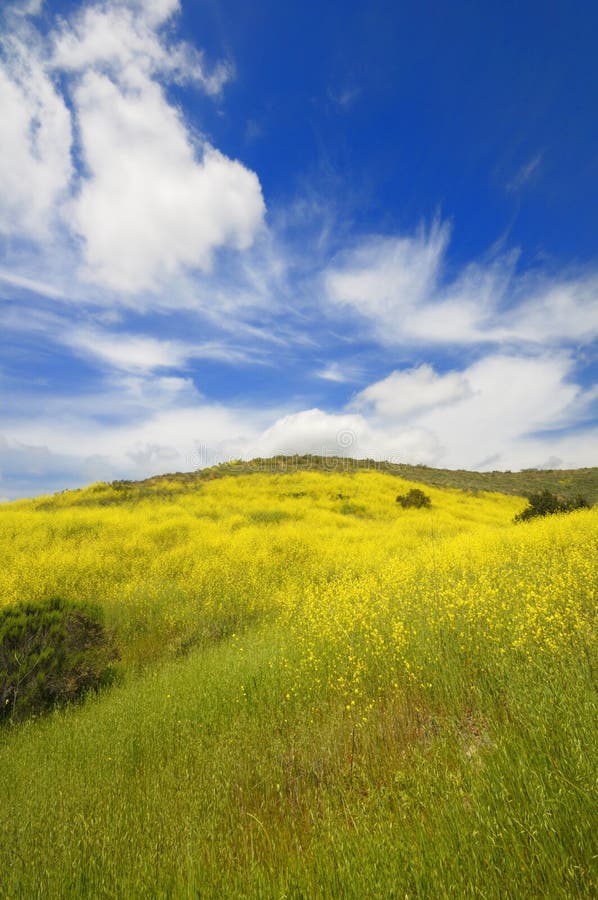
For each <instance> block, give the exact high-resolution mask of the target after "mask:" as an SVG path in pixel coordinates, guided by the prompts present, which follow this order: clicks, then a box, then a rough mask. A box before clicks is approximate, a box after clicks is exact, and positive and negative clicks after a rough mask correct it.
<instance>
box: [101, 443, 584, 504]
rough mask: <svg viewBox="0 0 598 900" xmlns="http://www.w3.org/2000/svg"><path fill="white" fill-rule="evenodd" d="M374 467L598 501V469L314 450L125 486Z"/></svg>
mask: <svg viewBox="0 0 598 900" xmlns="http://www.w3.org/2000/svg"><path fill="white" fill-rule="evenodd" d="M363 469H366V470H367V469H372V470H374V471H378V472H384V473H386V474H388V475H396V476H398V477H400V478H404V479H406V480H408V481H416V482H421V483H422V484H428V485H432V486H434V487H441V488H442V487H449V488H457V489H460V490H466V491H497V492H498V493H501V494H513V495H516V496H525V495H526V494H529V493H531V492H534V491H540V490H549V491H551V492H552V493H554V494H558V495H560V496H562V497H565V498H570V497H573V496H575V495H576V494H583V496H584V497H585V498H586V499H587V500H588V501H589V502H590V503H596V502H597V501H598V467H591V468H581V469H522V470H521V471H519V472H510V471H504V472H502V471H491V472H472V471H468V470H466V469H436V468H433V467H431V466H424V465H408V464H407V463H392V462H385V461H379V460H374V459H354V458H352V457H349V456H317V455H313V454H304V455H293V456H290V455H289V456H285V455H279V456H272V457H256V458H255V459H251V460H247V461H246V460H240V459H237V460H231V461H230V462H223V463H220V464H218V465H214V466H209V467H206V468H203V469H196V470H195V471H191V472H174V473H171V474H165V475H153V476H151V477H150V478H145V479H143V480H141V481H137V482H126V481H123V482H119V483H120V484H123V485H126V484H131V485H133V484H135V485H139V486H141V485H155V486H158V485H159V484H160V482H162V481H168V482H173V481H178V482H182V483H189V484H191V483H193V482H196V481H210V480H212V479H214V478H224V477H226V476H230V475H233V476H234V475H251V474H255V473H268V472H271V473H272V474H285V473H291V472H300V471H324V472H343V471H346V472H351V471H356V470H363Z"/></svg>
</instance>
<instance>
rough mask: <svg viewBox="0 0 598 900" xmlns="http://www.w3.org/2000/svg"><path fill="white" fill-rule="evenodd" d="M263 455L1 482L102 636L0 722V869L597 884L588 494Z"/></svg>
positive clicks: (18, 582)
mask: <svg viewBox="0 0 598 900" xmlns="http://www.w3.org/2000/svg"><path fill="white" fill-rule="evenodd" d="M264 462H266V463H268V464H269V465H271V461H259V460H258V461H253V462H252V463H250V464H246V463H237V464H232V465H230V466H229V467H228V469H229V471H227V467H218V469H216V470H213V471H203V472H200V473H193V474H188V475H184V474H180V475H174V476H161V477H159V478H155V479H150V480H148V481H146V482H138V483H124V482H115V483H113V484H111V485H109V484H103V483H101V484H96V485H91V486H89V487H88V488H85V489H82V490H78V491H67V492H64V493H61V494H56V495H53V496H51V497H43V498H36V499H34V500H23V501H18V502H15V503H11V504H5V505H3V506H2V507H0V553H1V554H2V560H3V566H2V567H1V568H0V609H1V608H2V607H8V606H10V605H12V604H15V603H17V602H18V601H19V600H22V599H25V598H26V599H28V600H31V601H34V602H35V603H37V602H39V601H41V600H43V599H44V598H49V597H56V596H61V597H63V598H65V599H67V600H73V601H75V600H78V599H79V600H80V599H84V600H85V601H92V602H93V603H95V604H97V605H98V606H99V607H100V608H101V610H102V611H103V615H104V618H105V622H106V625H107V626H108V627H109V628H110V629H111V630H112V631H113V633H114V635H115V640H116V642H117V645H118V649H119V654H120V660H119V662H118V680H117V683H116V684H115V685H113V686H112V687H110V688H108V689H105V690H104V691H102V692H101V693H100V694H99V696H97V697H94V696H90V697H88V699H87V700H86V701H85V702H84V703H82V704H79V705H73V706H70V707H67V708H64V709H57V710H56V711H55V712H54V713H53V714H51V715H49V716H45V717H40V718H38V719H35V720H33V719H32V720H29V721H25V722H23V723H22V724H12V725H11V724H10V723H9V724H7V725H4V726H3V727H2V728H1V729H0V830H1V831H2V834H3V841H2V842H1V843H0V871H1V872H2V877H1V878H0V897H3V898H4V897H6V898H9V897H10V898H12V897H15V896H26V897H42V896H43V897H51V898H54V897H56V898H58V897H70V896H91V897H96V896H97V897H107V898H111V897H115V898H116V897H124V896H126V897H131V898H145V897H154V896H163V897H174V898H179V897H180V898H187V897H190V896H201V897H208V898H222V897H238V898H245V897H255V898H258V897H259V898H262V897H283V896H286V897H297V898H299V897H309V898H311V897H315V898H320V897H321V898H328V897H343V898H344V897H347V898H355V900H357V898H363V897H366V896H367V897H374V898H387V897H390V896H400V897H404V896H409V897H426V898H427V897H429V898H437V897H461V896H485V897H488V898H499V897H500V898H502V897H505V896H512V897H535V896H550V897H555V898H559V897H562V898H566V897H567V898H568V897H572V896H575V897H588V898H589V897H592V896H595V893H596V890H597V889H598V878H597V877H596V874H597V873H596V863H595V859H596V857H595V854H596V840H595V829H594V818H595V772H596V769H597V767H598V758H597V748H598V731H597V725H596V722H597V717H596V715H595V711H596V686H595V682H594V679H595V672H596V663H597V662H598V655H597V646H596V633H597V632H596V628H595V624H596V623H595V616H596V591H597V587H598V509H596V508H594V509H592V510H583V511H579V512H575V513H571V514H569V515H558V516H552V517H548V518H546V519H542V520H540V521H534V522H530V523H524V524H520V525H516V524H514V523H513V517H514V515H515V514H516V513H517V512H518V511H520V510H521V509H522V507H523V506H524V505H525V501H524V500H523V499H522V498H521V497H520V496H510V495H509V494H505V493H497V492H491V491H488V490H475V489H469V490H466V491H463V490H458V489H456V488H447V487H437V486H434V485H431V484H430V485H429V486H428V487H427V488H426V493H428V495H429V497H430V499H431V506H430V508H429V509H403V508H402V507H401V505H400V504H398V503H397V502H396V497H397V495H398V494H404V493H405V492H406V491H408V490H409V489H411V488H412V487H415V486H417V485H418V484H419V485H420V486H421V481H422V480H421V479H418V480H406V479H405V478H404V477H402V476H401V475H399V474H398V473H397V472H395V471H393V472H392V474H391V473H389V472H387V471H380V470H375V469H372V468H371V467H367V466H366V464H365V463H363V462H362V463H360V464H359V465H357V466H354V467H353V466H352V467H351V468H350V469H349V470H348V471H347V470H344V471H343V470H342V466H343V465H345V463H346V461H342V460H337V461H335V463H334V470H332V471H329V470H328V471H322V469H323V464H322V460H318V459H315V460H314V458H307V457H303V458H301V460H300V464H301V468H300V470H299V469H298V467H297V468H296V469H295V470H291V469H290V467H289V466H288V464H287V466H286V471H284V472H280V471H275V472H269V471H263V468H260V466H262V464H263V463H264ZM281 465H282V464H281ZM244 467H245V468H246V469H247V467H248V471H247V470H246V471H242V470H243V468H244ZM417 471H418V472H419V473H420V474H421V471H424V470H420V469H418V470H417ZM595 471H596V470H590V476H591V473H592V472H594V473H595ZM425 473H427V474H429V473H434V470H425ZM233 474H234V477H231V476H232V475H233ZM453 474H454V473H453ZM466 474H470V473H466ZM517 474H518V473H515V477H516V475H517ZM543 474H544V473H542V475H543ZM561 474H562V473H561ZM590 476H588V477H590ZM433 477H436V478H437V477H440V476H439V475H438V473H437V472H436V473H435V474H434V475H433ZM481 477H483V476H481ZM486 484H487V485H489V484H490V482H486Z"/></svg>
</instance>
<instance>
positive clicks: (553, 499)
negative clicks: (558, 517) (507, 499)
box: [513, 490, 591, 522]
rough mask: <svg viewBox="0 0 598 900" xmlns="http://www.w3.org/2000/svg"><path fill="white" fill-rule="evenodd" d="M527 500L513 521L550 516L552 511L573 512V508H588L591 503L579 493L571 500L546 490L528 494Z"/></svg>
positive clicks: (552, 513)
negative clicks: (526, 503)
mask: <svg viewBox="0 0 598 900" xmlns="http://www.w3.org/2000/svg"><path fill="white" fill-rule="evenodd" d="M527 501H528V505H527V506H526V507H525V509H523V510H522V511H521V512H520V513H517V515H516V516H515V518H514V520H513V521H515V522H526V521H527V520H528V519H534V518H536V516H551V515H554V513H567V512H573V510H575V509H589V508H590V505H591V504H590V503H588V501H587V500H586V499H585V497H582V496H581V495H580V494H578V495H577V496H576V497H573V498H572V499H571V500H563V499H562V498H560V497H557V496H556V494H551V493H550V491H546V490H544V491H538V492H537V493H536V494H529V495H528V498H527Z"/></svg>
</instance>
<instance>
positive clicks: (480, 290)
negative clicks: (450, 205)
mask: <svg viewBox="0 0 598 900" xmlns="http://www.w3.org/2000/svg"><path fill="white" fill-rule="evenodd" d="M447 247H448V228H447V226H446V225H443V226H440V225H436V226H435V227H434V228H433V229H432V230H431V231H430V232H429V233H427V234H426V233H425V232H421V231H420V233H419V234H418V235H417V236H416V237H415V238H394V239H389V238H369V239H368V240H367V241H365V242H364V243H363V244H362V245H361V246H359V247H357V249H354V250H352V251H351V252H349V253H346V254H344V255H341V256H340V258H339V259H337V261H336V262H335V263H334V264H333V265H332V266H331V267H329V269H328V270H327V271H326V272H325V273H324V290H325V293H326V296H327V299H328V301H329V303H330V304H331V305H332V307H333V308H334V307H337V308H338V307H339V306H340V307H344V308H349V309H351V310H353V311H354V312H355V313H357V315H358V316H359V317H361V318H362V319H364V320H366V321H368V322H369V323H370V327H371V330H372V332H373V334H374V336H375V337H376V338H377V339H378V340H379V341H380V342H381V343H384V344H387V345H406V344H409V343H413V342H417V343H418V344H484V343H486V344H487V343H497V344H498V343H501V342H519V343H522V342H523V343H527V342H529V343H535V344H541V345H546V344H562V343H563V342H567V341H569V342H571V341H578V340H581V341H584V342H586V341H591V340H593V339H594V338H596V337H598V275H597V274H596V272H595V271H593V270H590V269H585V270H581V271H578V272H565V273H563V274H560V275H559V274H548V273H547V272H544V271H536V272H533V273H522V274H518V273H517V271H516V263H517V253H516V252H511V253H508V254H505V255H503V256H500V257H498V258H494V259H491V260H489V261H486V262H481V263H472V264H470V265H468V266H466V267H465V268H464V269H463V270H462V271H461V272H460V273H458V274H457V276H456V277H455V278H454V279H453V280H452V281H447V280H446V279H445V278H444V279H443V277H442V275H443V271H444V270H445V268H446V266H445V263H444V258H445V254H446V250H447Z"/></svg>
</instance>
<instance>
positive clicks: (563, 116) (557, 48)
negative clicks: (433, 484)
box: [0, 0, 598, 498]
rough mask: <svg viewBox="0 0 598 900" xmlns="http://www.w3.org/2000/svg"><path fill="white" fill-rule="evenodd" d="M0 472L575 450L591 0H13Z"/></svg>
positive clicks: (597, 147)
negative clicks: (488, 0)
mask: <svg viewBox="0 0 598 900" xmlns="http://www.w3.org/2000/svg"><path fill="white" fill-rule="evenodd" d="M1 15H2V21H1V51H0V121H2V129H0V329H1V331H0V342H1V348H2V350H1V357H0V401H1V405H0V497H2V498H13V497H17V496H27V495H32V494H37V493H41V492H48V491H53V490H60V489H62V488H65V487H73V486H78V485H81V484H85V483H87V482H90V481H94V480H110V479H113V478H139V477H145V476H146V475H150V474H155V473H157V472H163V471H173V470H182V469H192V468H196V467H198V466H200V465H204V464H208V463H211V462H213V461H218V460H221V459H227V458H237V457H252V456H257V455H261V456H269V455H273V454H275V453H293V452H300V453H301V452H316V453H339V452H343V453H348V454H350V455H353V456H370V457H374V458H377V459H392V460H394V461H406V462H415V463H425V464H428V465H438V466H447V467H453V468H457V467H467V468H477V469H519V468H525V467H532V466H533V467H536V466H538V467H542V466H551V467H574V466H585V465H595V464H598V452H597V451H598V416H597V412H598V386H597V378H596V376H597V373H598V363H597V347H598V252H597V244H596V235H597V234H598V117H597V116H596V114H595V105H596V97H597V96H598V64H597V63H596V54H595V47H594V36H595V33H596V27H597V26H598V12H596V9H595V6H594V5H593V4H590V3H569V4H564V3H558V4H557V3H552V4H551V3H548V4H547V3H542V4H540V3H531V2H527V3H523V4H522V3H518V4H515V3H509V2H507V3H502V4H494V5H491V4H487V5H485V8H483V7H482V5H480V4H476V3H453V4H446V3H440V2H438V3H418V4H397V3H386V2H370V3H368V4H363V3H351V2H343V3H336V2H328V3H319V4H316V3H306V2H302V3H299V2H297V3H295V2H285V3H279V2H278V3H274V2H259V0H258V2H256V3H253V4H247V3H241V2H227V0H220V2H216V0H209V2H208V0H206V2H193V3H191V2H186V0H182V2H181V3H178V2H177V0H120V2H116V0H106V2H87V3H85V2H84V3H80V2H77V3H72V2H68V3H67V2H49V0H47V2H40V0H22V2H18V3H17V2H13V3H7V4H4V6H3V11H2V13H1Z"/></svg>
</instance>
